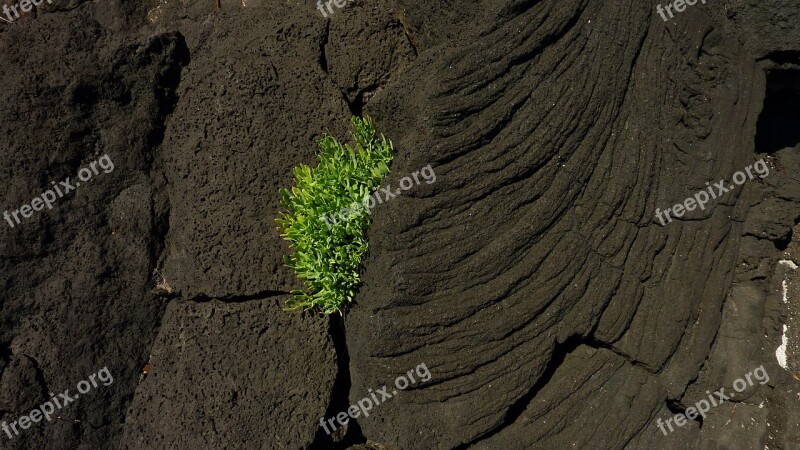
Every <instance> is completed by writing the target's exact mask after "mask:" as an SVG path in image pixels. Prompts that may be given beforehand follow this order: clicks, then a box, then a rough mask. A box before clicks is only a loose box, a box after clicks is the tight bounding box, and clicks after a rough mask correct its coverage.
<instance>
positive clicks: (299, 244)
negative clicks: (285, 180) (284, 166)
mask: <svg viewBox="0 0 800 450" xmlns="http://www.w3.org/2000/svg"><path fill="white" fill-rule="evenodd" d="M352 122H353V139H354V140H355V148H354V147H351V146H350V145H342V144H340V143H339V142H338V141H337V140H336V139H335V138H334V137H333V136H331V135H330V134H329V133H326V134H325V135H324V136H323V137H322V139H320V140H319V141H318V144H319V146H320V147H321V148H322V151H321V152H320V153H319V154H318V159H319V163H318V164H317V166H316V167H315V168H311V167H309V166H307V165H305V164H301V165H299V166H297V167H295V168H294V186H293V187H292V189H291V191H289V190H287V189H281V206H283V207H284V208H286V211H285V212H284V211H282V212H281V213H280V217H279V218H277V219H276V221H277V222H278V231H279V232H280V233H281V237H283V238H284V239H286V240H287V241H289V244H290V247H291V249H292V254H291V255H289V256H285V257H284V262H285V263H286V265H287V266H288V267H290V268H292V269H294V270H295V272H296V273H297V276H298V278H301V279H303V280H305V284H306V289H305V290H301V289H295V290H293V291H292V298H291V299H290V300H288V301H287V302H286V310H289V311H292V310H307V309H312V308H314V307H315V306H318V307H319V308H320V309H321V310H322V311H323V312H324V313H325V314H331V313H335V312H337V311H340V310H341V309H342V308H343V307H344V306H345V305H346V304H348V303H350V302H351V301H352V300H353V297H354V296H355V290H356V287H357V286H358V283H359V282H360V274H359V269H360V266H361V257H362V255H364V253H366V251H367V241H366V239H365V237H364V232H365V231H366V229H367V227H368V226H369V224H370V223H371V217H370V212H369V208H368V207H355V205H361V204H363V203H364V202H365V201H366V199H367V198H368V197H369V196H370V195H371V194H372V192H373V191H374V190H375V189H377V188H378V186H380V183H381V181H382V180H383V179H384V178H385V177H386V175H388V174H389V163H390V162H391V161H392V158H393V157H394V149H393V147H392V142H391V141H389V140H387V139H386V137H385V136H383V135H380V137H378V136H377V133H376V132H375V127H374V124H373V122H372V120H370V119H369V118H368V117H365V118H364V119H361V118H359V117H353V119H352ZM348 210H349V211H348ZM340 211H348V213H349V214H348V215H349V218H347V220H338V221H330V220H329V219H328V217H331V216H332V215H337V214H338V213H339V212H340ZM339 217H341V215H340V216H339Z"/></svg>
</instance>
